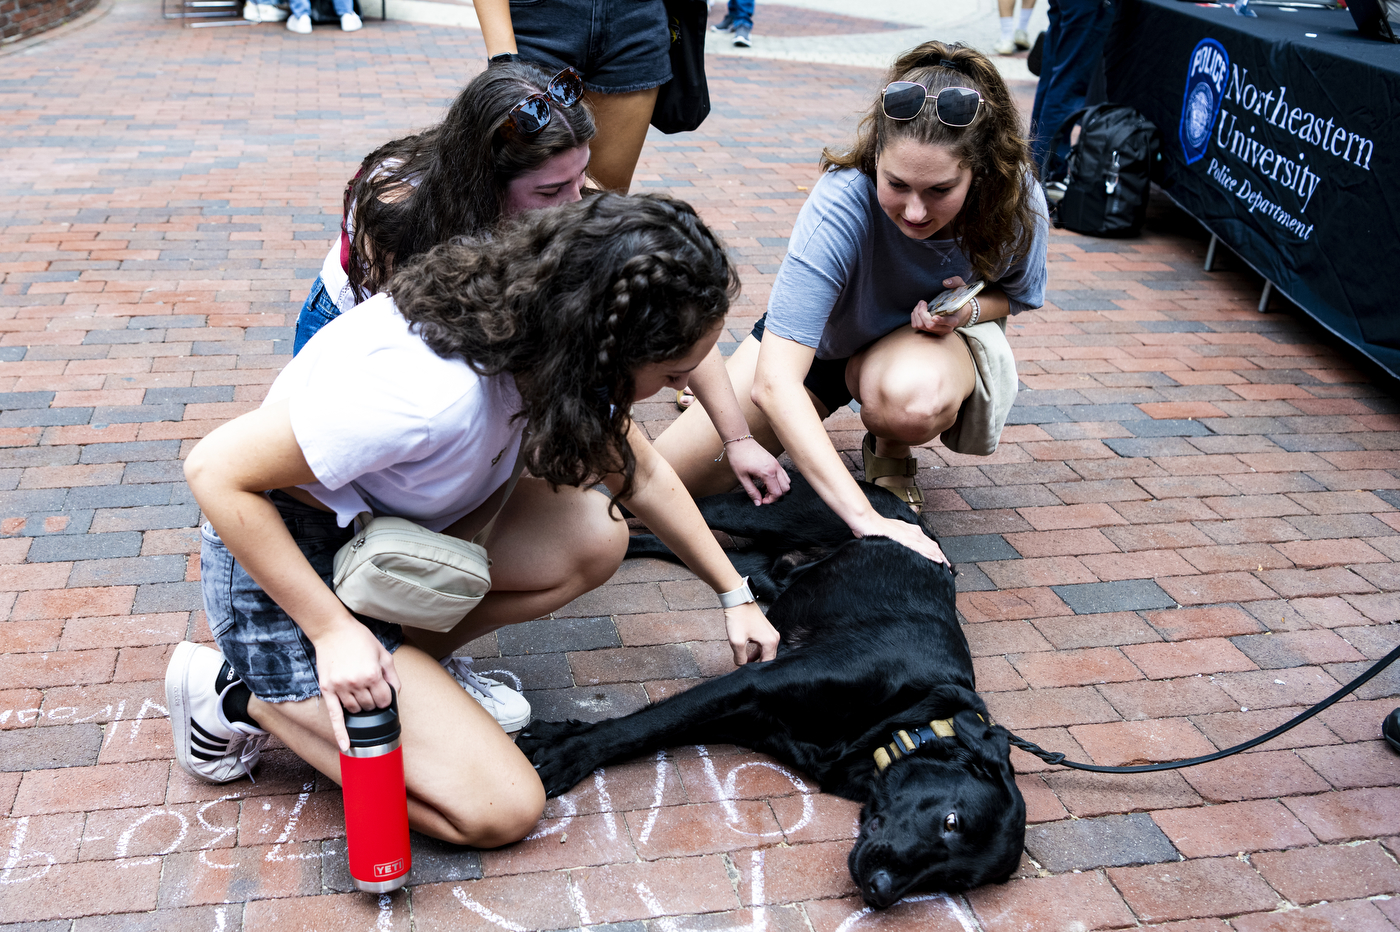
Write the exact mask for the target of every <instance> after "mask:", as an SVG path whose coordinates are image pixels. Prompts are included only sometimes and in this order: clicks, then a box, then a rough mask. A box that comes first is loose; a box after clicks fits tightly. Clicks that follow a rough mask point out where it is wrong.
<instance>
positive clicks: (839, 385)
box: [752, 314, 855, 415]
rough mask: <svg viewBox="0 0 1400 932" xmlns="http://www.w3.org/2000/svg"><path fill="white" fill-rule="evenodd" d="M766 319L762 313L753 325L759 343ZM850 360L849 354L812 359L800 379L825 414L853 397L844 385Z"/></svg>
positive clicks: (754, 335)
mask: <svg viewBox="0 0 1400 932" xmlns="http://www.w3.org/2000/svg"><path fill="white" fill-rule="evenodd" d="M767 319H768V315H767V314H764V315H763V316H762V317H760V318H759V319H758V323H756V324H754V325H753V331H752V333H753V337H754V339H755V340H758V341H759V342H760V343H762V342H763V332H764V330H765V329H766V326H765V324H764V321H766V320H767ZM850 361H851V360H850V357H849V356H848V357H846V358H845V359H813V360H812V368H810V369H808V370H807V377H806V378H805V379H803V380H802V384H803V385H805V386H806V387H807V388H808V389H809V390H810V391H811V392H812V394H813V395H816V396H817V400H818V401H820V402H821V403H822V404H823V405H824V406H825V407H826V413H827V415H830V414H831V412H833V411H835V410H836V409H837V408H839V407H841V406H842V405H846V404H850V402H851V401H852V400H853V398H854V397H855V396H853V395H852V394H851V390H850V389H849V388H847V387H846V363H848V362H850Z"/></svg>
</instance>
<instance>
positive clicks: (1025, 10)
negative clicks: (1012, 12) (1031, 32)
mask: <svg viewBox="0 0 1400 932" xmlns="http://www.w3.org/2000/svg"><path fill="white" fill-rule="evenodd" d="M1034 12H1035V10H1033V9H1031V8H1030V7H1021V15H1020V17H1019V19H1018V20H1017V26H1016V28H1017V29H1019V30H1021V31H1022V32H1025V31H1026V29H1028V28H1029V27H1030V24H1031V14H1032V13H1034Z"/></svg>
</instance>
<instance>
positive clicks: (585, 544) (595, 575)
mask: <svg viewBox="0 0 1400 932" xmlns="http://www.w3.org/2000/svg"><path fill="white" fill-rule="evenodd" d="M588 498H590V499H592V498H597V499H601V500H602V501H599V502H589V503H588V505H589V507H588V508H587V509H586V523H585V526H584V528H583V531H582V534H581V535H580V537H581V540H579V541H578V542H577V544H576V547H575V550H574V552H575V555H576V561H577V572H578V574H579V575H580V576H581V577H582V578H583V579H584V580H585V582H586V583H588V584H589V586H588V587H589V588H590V589H593V588H597V587H598V586H601V585H602V584H603V583H605V582H607V581H608V580H609V579H611V578H612V575H613V573H616V572H617V568H618V567H619V566H621V565H622V559H623V557H625V556H626V555H627V537H628V531H627V522H626V521H624V520H622V517H621V515H620V514H618V513H617V511H616V510H615V509H613V508H611V507H610V502H609V500H608V499H606V498H605V497H604V496H603V495H602V494H601V493H598V492H589V493H588Z"/></svg>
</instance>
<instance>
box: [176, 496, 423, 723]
mask: <svg viewBox="0 0 1400 932" xmlns="http://www.w3.org/2000/svg"><path fill="white" fill-rule="evenodd" d="M269 498H270V499H271V501H272V503H273V504H274V505H276V506H277V510H278V511H279V512H281V514H282V521H283V523H284V524H286V525H287V530H288V531H290V532H291V535H292V539H293V540H294V541H296V543H297V546H298V547H299V548H301V552H302V554H303V555H304V556H305V557H306V559H307V560H308V561H309V562H310V563H311V566H312V567H313V568H314V569H315V570H316V572H317V573H319V574H321V579H322V580H323V581H324V582H325V583H326V585H327V586H330V584H331V567H332V564H333V563H334V561H335V552H336V551H337V550H339V549H340V546H341V545H342V544H344V543H345V542H346V541H348V540H349V539H350V537H351V535H352V533H353V531H354V529H353V528H348V527H345V528H342V527H338V526H337V525H336V522H335V515H334V514H332V513H331V512H329V511H322V510H321V509H319V508H312V507H311V506H310V505H304V504H302V503H301V502H299V501H297V500H296V499H294V498H292V497H291V496H290V495H286V494H284V493H282V492H273V493H272V494H271V495H270V496H269ZM201 530H202V532H203V538H204V541H203V546H202V548H201V550H200V555H199V571H200V578H201V580H202V583H201V588H202V589H203V591H204V613H205V615H206V616H207V617H208V619H209V628H210V630H211V631H213V632H214V640H215V641H217V642H218V644H219V650H221V651H223V654H224V659H225V660H227V661H228V662H229V665H230V666H231V667H233V671H234V672H235V673H237V674H238V675H239V676H240V677H242V678H243V682H245V683H247V684H248V688H249V689H251V690H252V691H253V695H255V696H257V697H258V698H259V699H261V700H263V701H264V702H298V701H300V700H302V699H310V698H311V697H313V696H319V695H320V694H321V689H320V687H319V686H318V685H317V677H316V648H315V647H313V646H312V645H311V640H310V638H308V637H307V636H306V635H305V634H304V633H302V630H301V628H299V627H298V626H297V623H296V622H294V621H292V619H291V617H290V616H288V615H287V613H286V612H284V611H282V609H281V607H280V606H278V604H277V603H276V602H274V601H272V598H271V596H269V595H268V594H267V593H266V592H263V591H262V589H260V588H259V587H258V584H257V583H255V582H253V578H252V577H251V576H249V575H248V573H247V571H246V570H244V569H243V567H242V566H240V565H239V564H238V561H237V560H235V559H234V558H233V554H231V553H229V552H228V548H227V547H225V546H224V542H223V541H222V540H220V539H219V535H218V533H216V532H215V530H214V529H213V528H212V527H210V526H209V525H208V524H205V525H204V527H203V528H202V529H201ZM357 617H358V616H357ZM360 623H361V624H363V625H364V626H365V627H367V628H369V629H370V631H372V632H374V636H375V637H377V638H378V639H379V643H381V644H383V645H384V647H385V649H386V650H389V651H391V652H392V651H395V650H398V648H399V645H401V644H402V643H403V629H402V628H400V627H399V626H398V625H393V624H389V623H388V622H384V621H376V620H375V619H373V618H360Z"/></svg>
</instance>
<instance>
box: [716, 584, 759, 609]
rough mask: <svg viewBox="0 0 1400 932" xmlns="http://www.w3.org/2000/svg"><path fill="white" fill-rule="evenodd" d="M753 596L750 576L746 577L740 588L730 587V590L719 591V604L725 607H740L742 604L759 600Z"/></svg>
mask: <svg viewBox="0 0 1400 932" xmlns="http://www.w3.org/2000/svg"><path fill="white" fill-rule="evenodd" d="M757 601H758V600H757V599H755V598H754V597H753V590H752V589H750V588H749V578H748V577H747V576H745V577H744V581H743V582H742V583H740V584H739V588H737V589H730V590H729V591H728V592H721V593H719V604H720V605H722V606H724V607H725V608H738V607H739V606H740V605H747V604H748V603H750V602H757Z"/></svg>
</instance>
